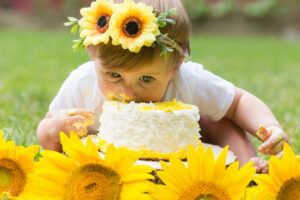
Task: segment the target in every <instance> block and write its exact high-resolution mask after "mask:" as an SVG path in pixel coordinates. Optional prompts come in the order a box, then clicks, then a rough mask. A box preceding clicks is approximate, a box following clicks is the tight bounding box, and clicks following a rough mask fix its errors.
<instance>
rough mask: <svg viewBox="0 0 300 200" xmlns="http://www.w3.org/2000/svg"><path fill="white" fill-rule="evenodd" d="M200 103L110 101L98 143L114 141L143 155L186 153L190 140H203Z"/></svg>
mask: <svg viewBox="0 0 300 200" xmlns="http://www.w3.org/2000/svg"><path fill="white" fill-rule="evenodd" d="M199 120H200V114H199V109H198V107H196V106H194V105H189V104H185V103H183V102H180V101H176V100H175V99H174V100H173V101H171V102H158V103H135V102H130V103H122V102H118V101H106V102H105V103H104V105H103V112H102V114H101V117H100V124H101V125H100V128H99V133H98V139H99V142H98V146H99V148H100V150H101V149H102V150H104V151H105V147H106V146H107V145H109V144H114V146H116V147H126V148H128V149H131V150H134V151H138V152H140V153H141V154H142V155H141V157H143V158H158V159H160V158H162V159H163V158H168V157H169V155H170V154H174V153H176V154H178V155H179V157H185V151H186V150H187V147H188V145H189V144H191V145H193V146H195V147H197V146H198V145H199V144H200V140H199V138H200V134H199V131H200V127H199V123H198V122H199Z"/></svg>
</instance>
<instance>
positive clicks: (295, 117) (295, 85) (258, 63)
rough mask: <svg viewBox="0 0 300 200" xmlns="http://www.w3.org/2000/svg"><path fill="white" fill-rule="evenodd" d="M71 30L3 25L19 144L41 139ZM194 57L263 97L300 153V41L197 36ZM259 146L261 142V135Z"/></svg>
mask: <svg viewBox="0 0 300 200" xmlns="http://www.w3.org/2000/svg"><path fill="white" fill-rule="evenodd" d="M72 39H73V38H72V36H70V34H69V33H68V32H67V31H40V30H39V31H23V30H6V29H4V30H3V29H1V30H0V47H1V48H0V94H1V96H0V129H2V130H3V132H4V135H5V136H6V137H7V138H8V139H13V140H15V141H16V143H17V144H18V145H26V146H27V145H31V144H37V139H36V135H35V130H36V128H37V125H38V123H39V121H40V120H41V119H42V118H43V117H44V115H45V114H46V112H47V110H48V106H49V104H50V102H51V100H52V99H53V98H54V96H55V95H56V93H57V92H58V89H59V87H60V86H61V84H62V83H63V81H64V79H65V78H66V77H67V76H68V74H69V73H70V71H71V70H72V69H75V68H76V67H77V66H78V65H80V64H82V63H84V62H85V61H87V60H89V56H88V54H87V53H84V52H76V53H74V52H73V50H72V48H71V46H72ZM191 44H192V58H191V60H192V61H196V62H200V63H202V64H204V66H205V67H206V68H207V69H209V70H211V71H213V72H214V73H216V74H218V75H220V76H222V77H224V78H226V79H228V80H230V81H231V82H233V83H234V84H235V85H236V86H239V87H241V88H244V89H246V90H248V91H250V92H251V93H253V94H254V95H256V96H258V97H260V98H261V99H262V100H263V101H264V102H266V104H268V105H269V106H270V108H271V109H272V110H273V112H274V114H275V115H276V117H277V118H278V120H279V121H280V123H281V124H282V126H283V128H284V130H285V131H286V132H287V134H288V135H289V137H290V139H291V142H292V147H293V149H294V151H295V152H296V153H298V154H300V145H299V144H300V120H299V118H300V79H299V75H300V41H285V40H281V39H278V38H275V37H270V36H269V37H267V36H265V37H258V36H251V37H250V36H249V37H236V36H214V35H193V37H192V39H191ZM255 144H256V145H258V144H259V143H258V141H257V140H255Z"/></svg>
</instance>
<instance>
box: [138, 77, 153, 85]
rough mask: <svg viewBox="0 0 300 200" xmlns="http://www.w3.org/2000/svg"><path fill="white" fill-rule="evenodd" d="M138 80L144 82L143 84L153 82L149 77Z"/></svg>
mask: <svg viewBox="0 0 300 200" xmlns="http://www.w3.org/2000/svg"><path fill="white" fill-rule="evenodd" d="M140 80H141V81H143V82H145V83H149V82H151V81H153V80H154V78H153V77H151V76H141V78H140Z"/></svg>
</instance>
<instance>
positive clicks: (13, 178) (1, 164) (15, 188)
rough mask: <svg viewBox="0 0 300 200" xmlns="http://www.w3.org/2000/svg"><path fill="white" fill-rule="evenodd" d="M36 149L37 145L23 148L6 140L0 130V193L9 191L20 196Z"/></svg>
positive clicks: (32, 163) (14, 195)
mask: <svg viewBox="0 0 300 200" xmlns="http://www.w3.org/2000/svg"><path fill="white" fill-rule="evenodd" d="M38 150H39V146H37V145H34V146H30V147H27V148H25V147H23V146H17V147H16V146H15V143H14V141H8V142H6V141H5V140H4V139H3V134H2V131H1V130H0V194H2V193H5V192H8V191H10V195H11V196H13V197H16V196H22V194H23V191H24V187H25V185H26V184H27V183H28V181H27V178H28V175H29V174H30V173H31V172H32V169H33V165H34V157H35V155H36V154H37V152H38Z"/></svg>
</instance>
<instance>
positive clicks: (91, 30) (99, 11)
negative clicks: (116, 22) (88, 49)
mask: <svg viewBox="0 0 300 200" xmlns="http://www.w3.org/2000/svg"><path fill="white" fill-rule="evenodd" d="M80 13H81V15H82V17H83V18H82V19H81V20H80V21H79V25H80V26H81V27H82V28H83V30H82V32H81V33H80V37H81V38H85V39H84V42H83V44H84V45H85V46H88V45H91V44H93V45H97V44H99V43H101V42H103V43H104V44H107V43H108V41H109V34H108V31H107V30H108V28H109V21H110V18H111V16H112V14H113V3H112V2H111V1H107V0H97V1H95V2H93V3H92V4H91V7H89V8H82V9H81V10H80Z"/></svg>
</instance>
